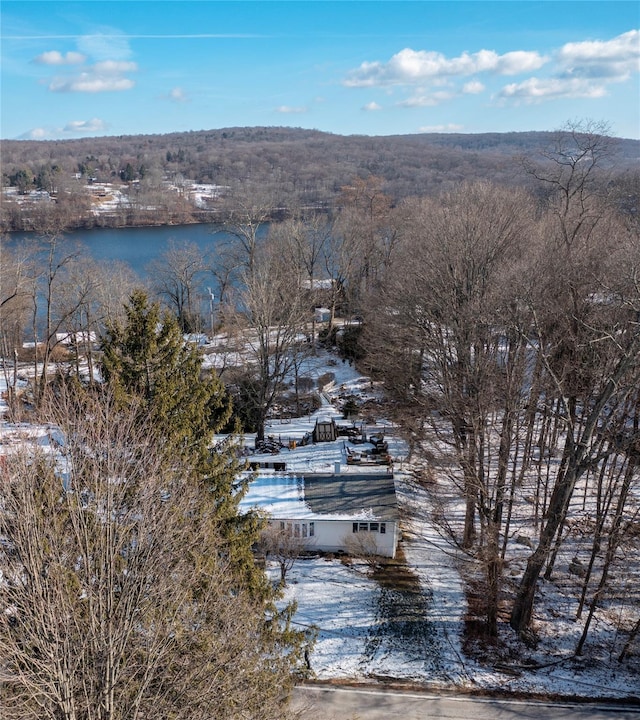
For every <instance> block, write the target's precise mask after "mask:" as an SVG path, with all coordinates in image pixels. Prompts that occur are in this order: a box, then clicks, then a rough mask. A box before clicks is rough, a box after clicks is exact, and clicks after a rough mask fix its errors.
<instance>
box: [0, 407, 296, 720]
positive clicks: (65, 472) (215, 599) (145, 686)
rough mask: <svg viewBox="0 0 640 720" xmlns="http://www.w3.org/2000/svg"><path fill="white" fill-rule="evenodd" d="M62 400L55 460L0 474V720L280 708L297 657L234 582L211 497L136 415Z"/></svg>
mask: <svg viewBox="0 0 640 720" xmlns="http://www.w3.org/2000/svg"><path fill="white" fill-rule="evenodd" d="M57 407H58V409H57V411H56V413H55V414H53V415H52V416H51V417H50V419H52V420H55V421H56V425H57V427H58V428H59V430H60V433H61V435H60V437H61V438H64V439H63V440H62V443H63V448H62V451H61V453H52V454H47V455H45V454H43V453H41V452H38V450H37V448H36V446H30V447H28V448H25V449H24V452H21V453H19V454H15V455H12V456H11V457H10V458H9V459H8V462H7V464H6V465H5V466H4V469H3V485H2V491H1V501H2V503H1V510H0V535H1V536H2V538H3V544H2V547H1V549H0V569H1V577H2V582H0V715H2V717H3V718H5V719H6V720H18V719H22V718H27V717H38V718H44V719H46V718H49V719H50V720H80V719H81V718H87V719H96V720H124V719H125V718H126V719H127V720H137V719H140V718H145V719H146V720H153V719H154V718H157V720H165V719H166V718H168V717H172V718H176V719H179V718H184V719H185V720H187V719H188V720H198V719H201V720H205V719H206V720H210V719H211V718H220V720H222V719H225V720H226V719H233V718H237V719H238V720H240V719H241V718H242V719H244V718H252V719H256V720H258V719H264V720H271V719H272V718H274V717H282V718H284V717H288V711H287V707H286V700H287V690H288V689H289V688H290V687H291V682H292V678H291V671H292V669H293V667H294V666H295V664H296V662H298V660H299V651H298V650H297V649H296V647H295V645H294V646H292V645H291V644H290V639H291V636H290V635H289V634H288V631H287V628H286V627H282V626H281V624H280V621H279V619H278V616H277V615H274V614H273V612H274V611H273V610H271V611H270V610H269V606H268V605H266V604H265V601H264V598H262V597H257V596H256V597H254V596H252V594H251V592H249V590H248V589H247V588H246V586H244V584H243V583H242V582H241V581H238V578H237V577H236V574H235V571H234V569H233V565H232V563H231V562H230V560H229V553H228V552H227V550H226V549H225V548H226V542H225V540H224V539H223V536H222V533H221V532H220V531H219V528H218V524H217V522H216V509H215V498H214V494H213V493H211V492H210V491H209V490H208V489H207V486H206V485H205V484H204V483H197V482H194V481H193V479H187V478H189V473H188V472H184V468H183V467H182V466H181V465H180V464H176V463H175V462H174V459H173V458H168V457H166V456H165V454H164V452H163V450H162V446H161V445H159V444H158V443H157V441H156V440H155V433H154V429H153V427H141V426H140V424H139V417H138V416H137V413H135V412H131V411H130V410H127V411H119V410H116V407H115V405H114V403H113V402H111V401H110V400H109V398H108V397H99V396H94V398H93V399H87V398H86V397H85V398H84V399H83V400H82V402H79V403H77V402H76V399H74V398H71V397H69V396H66V395H63V396H61V397H60V398H59V402H58V405H57ZM87 418H90V422H87Z"/></svg>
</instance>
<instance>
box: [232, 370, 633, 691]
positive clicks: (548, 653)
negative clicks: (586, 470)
mask: <svg viewBox="0 0 640 720" xmlns="http://www.w3.org/2000/svg"><path fill="white" fill-rule="evenodd" d="M326 361H327V358H326V357H320V358H315V359H313V358H312V359H311V361H310V362H311V363H312V364H311V366H310V367H309V368H308V374H309V375H310V376H311V377H316V376H318V375H320V374H322V372H326V370H327V369H330V370H331V371H332V372H333V373H334V375H335V380H334V381H333V382H332V383H331V385H330V386H327V387H325V388H324V393H323V395H324V399H325V403H326V404H325V405H324V406H323V407H321V408H320V409H319V410H318V411H316V413H314V414H312V415H309V416H306V417H304V418H299V419H294V420H287V421H274V422H272V423H271V424H270V425H269V426H268V428H267V434H270V435H273V436H274V437H275V438H280V439H281V440H282V441H283V442H284V444H287V443H286V440H287V439H288V438H296V437H301V436H302V435H303V434H304V433H305V432H308V431H310V430H311V429H312V428H313V426H314V425H315V421H316V418H317V417H327V416H331V415H333V416H335V417H339V416H340V411H339V410H338V409H336V407H335V405H333V404H332V401H336V400H337V399H338V398H339V397H343V398H344V397H346V396H349V395H356V396H358V397H359V398H360V399H361V400H362V401H364V400H367V399H371V398H372V397H375V395H376V390H375V389H373V388H372V386H371V383H370V382H369V379H368V378H366V377H363V376H361V375H360V374H359V373H357V372H356V371H355V370H354V369H353V368H352V367H351V366H349V365H348V364H344V363H338V364H332V365H331V366H327V364H326ZM314 363H315V365H314ZM375 426H376V427H377V428H380V427H383V428H384V431H385V440H387V441H388V442H389V451H390V453H391V455H392V457H393V458H394V478H395V485H396V494H397V497H398V501H399V504H400V507H401V511H402V515H403V518H404V519H403V523H402V541H401V545H400V552H401V555H402V556H404V558H405V559H406V564H407V567H408V569H409V570H410V571H411V573H413V575H414V576H415V578H417V581H418V583H419V587H420V589H421V593H419V594H416V593H414V594H413V595H412V597H413V600H412V601H411V602H413V603H414V605H415V606H417V607H414V610H415V611H417V612H420V611H423V613H424V614H423V617H416V615H415V614H407V608H406V606H405V604H404V600H403V598H402V597H400V596H401V594H402V593H400V592H399V591H394V590H393V589H392V588H389V587H386V586H385V584H384V583H380V582H379V578H375V577H373V576H372V572H371V568H370V567H369V565H368V564H367V563H366V562H364V561H347V560H345V559H341V558H325V557H314V558H309V559H300V560H298V561H297V562H296V564H295V565H294V567H293V568H292V570H290V571H289V572H288V574H287V586H286V588H285V600H295V601H296V603H297V612H296V615H295V616H294V621H295V622H296V623H298V624H299V626H300V627H303V628H304V627H311V628H314V629H315V630H316V632H317V641H316V644H315V647H314V649H313V651H312V653H311V654H310V663H311V669H312V672H313V675H314V676H315V677H316V678H317V679H321V680H331V679H346V680H350V681H356V682H357V681H371V680H374V681H375V680H377V679H394V680H400V681H407V682H415V683H419V684H424V685H428V686H431V687H441V688H445V687H446V688H452V687H458V688H461V689H465V690H481V691H487V692H492V691H494V692H496V691H500V692H514V693H534V694H544V695H563V696H584V697H602V698H625V697H636V698H637V697H638V696H640V668H639V667H638V664H637V663H635V664H633V663H632V664H631V665H623V664H619V663H618V662H617V660H616V659H615V657H611V658H609V661H608V662H606V661H605V658H603V654H602V652H598V653H594V655H590V653H589V652H588V651H585V655H584V657H582V658H574V657H573V649H574V648H575V644H576V642H577V638H578V637H579V634H580V631H581V629H582V626H581V625H580V624H579V623H576V622H574V621H573V620H572V619H571V617H570V616H569V615H568V613H567V612H566V599H565V598H563V596H562V595H561V594H560V593H558V592H555V591H554V590H553V586H552V585H551V584H549V583H545V584H543V586H542V588H541V600H540V601H539V603H538V612H544V613H546V614H547V618H546V619H547V620H551V619H553V618H554V617H555V620H554V621H553V622H549V625H548V631H547V634H546V635H545V634H544V631H543V632H542V635H541V639H540V643H539V645H538V648H537V650H531V649H528V648H525V647H524V646H522V645H520V644H519V643H518V642H517V641H516V638H515V636H514V633H513V632H512V631H511V629H510V628H509V627H508V624H507V622H506V618H505V619H504V622H503V623H502V625H501V628H500V642H501V643H502V644H503V646H504V648H505V652H504V653H503V654H504V655H506V656H508V657H509V660H508V661H506V662H504V663H503V664H501V665H500V666H499V669H498V668H497V667H496V665H497V663H495V664H494V663H493V662H491V661H487V662H486V663H483V662H480V661H479V660H476V659H474V658H472V657H468V656H467V655H465V652H464V650H463V646H464V637H465V616H466V613H467V600H466V592H465V579H466V578H468V577H471V576H473V572H474V569H473V566H472V564H471V563H469V561H468V560H466V559H465V556H464V555H463V553H462V552H461V551H460V550H459V549H457V548H456V546H455V545H454V544H453V543H452V542H451V541H450V539H448V538H447V537H445V534H444V533H443V532H442V531H441V529H440V527H439V526H438V525H437V524H436V523H434V522H433V517H434V513H435V511H436V506H435V504H434V502H435V501H434V496H433V494H432V493H431V492H430V491H429V490H427V489H426V488H425V486H424V485H423V484H421V483H419V482H418V481H417V480H416V477H418V476H420V475H421V474H422V472H423V471H424V462H421V461H420V459H419V458H418V459H417V460H415V461H411V462H408V461H407V448H406V446H405V444H404V442H403V441H402V440H401V439H400V435H399V433H398V432H397V429H396V430H395V431H394V428H393V426H392V425H391V424H390V423H389V422H388V421H386V420H384V419H382V418H375ZM370 427H371V426H370ZM246 442H247V444H248V445H252V444H253V438H251V437H248V438H247V439H246ZM278 459H282V460H285V461H286V464H287V469H288V470H292V471H296V470H298V471H304V470H306V471H310V470H312V471H316V472H320V471H332V469H333V468H334V466H335V463H336V462H344V450H343V441H342V440H337V441H336V442H335V443H318V444H316V445H309V446H305V447H302V448H301V447H297V448H296V449H295V450H287V449H283V450H282V451H281V453H280V455H279V456H278ZM341 471H342V472H345V471H346V472H358V470H357V469H355V468H353V467H350V468H347V467H346V466H345V465H343V466H342V468H341ZM441 492H442V488H441V487H440V489H439V494H438V498H437V500H438V505H439V504H440V503H441V502H442V500H443V498H442V495H441ZM445 492H446V490H445ZM448 499H449V500H450V501H451V502H450V504H449V505H448V506H447V507H448V510H449V512H451V510H452V508H454V509H455V502H454V500H453V497H451V498H448ZM524 550H526V548H524ZM272 571H273V574H274V578H275V577H277V570H276V568H275V567H274V568H273V569H272ZM394 613H395V614H394ZM592 632H593V634H594V638H595V636H597V633H598V629H597V628H594V629H593V630H592ZM595 643H596V645H597V640H595ZM534 665H536V666H537V669H533V666H534ZM526 666H529V667H530V668H531V669H525V667H526Z"/></svg>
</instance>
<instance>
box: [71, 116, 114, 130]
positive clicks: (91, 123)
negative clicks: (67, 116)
mask: <svg viewBox="0 0 640 720" xmlns="http://www.w3.org/2000/svg"><path fill="white" fill-rule="evenodd" d="M106 129H107V125H106V123H105V122H104V120H100V119H99V118H92V119H91V120H72V121H71V122H68V123H67V124H66V125H65V126H64V128H63V132H65V133H96V132H103V131H104V130H106Z"/></svg>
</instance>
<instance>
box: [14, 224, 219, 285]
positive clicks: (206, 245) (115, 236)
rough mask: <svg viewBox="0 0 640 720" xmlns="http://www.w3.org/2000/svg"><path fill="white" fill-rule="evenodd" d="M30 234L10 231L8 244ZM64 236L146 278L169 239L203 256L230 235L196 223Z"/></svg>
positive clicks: (108, 230)
mask: <svg viewBox="0 0 640 720" xmlns="http://www.w3.org/2000/svg"><path fill="white" fill-rule="evenodd" d="M33 237H34V234H33V233H11V236H10V239H9V245H17V244H18V243H20V242H21V241H23V240H24V239H26V238H33ZM65 238H67V239H69V240H76V241H78V242H80V243H81V244H82V245H84V246H85V247H86V248H87V251H88V253H89V255H90V256H91V257H93V258H94V259H95V260H99V261H103V260H106V261H109V260H121V261H123V262H126V263H128V264H129V265H130V266H131V268H132V269H133V270H134V271H135V272H136V273H138V275H140V277H145V276H146V274H147V266H148V264H149V262H151V260H155V259H156V258H157V257H159V256H160V255H162V253H164V252H165V251H166V250H167V249H168V248H169V244H170V242H171V241H174V242H177V243H184V242H188V243H193V244H195V245H197V246H198V247H199V248H200V249H201V250H202V254H203V255H204V254H205V253H209V252H211V251H212V250H215V248H216V246H217V245H218V244H219V243H221V242H222V241H224V240H225V239H229V238H230V235H229V234H228V233H226V232H225V231H224V230H223V229H222V228H221V226H220V225H213V224H195V225H171V226H159V227H136V228H94V229H91V230H74V231H72V232H67V233H65Z"/></svg>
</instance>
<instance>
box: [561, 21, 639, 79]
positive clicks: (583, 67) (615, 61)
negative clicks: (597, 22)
mask: <svg viewBox="0 0 640 720" xmlns="http://www.w3.org/2000/svg"><path fill="white" fill-rule="evenodd" d="M558 62H559V63H560V65H561V67H562V68H563V69H564V72H565V74H567V75H569V76H572V77H584V78H601V79H604V80H608V81H614V82H615V81H623V80H626V79H627V78H628V77H630V76H631V75H632V74H633V73H637V72H638V71H639V70H640V30H631V31H629V32H626V33H623V34H622V35H618V36H617V37H614V38H612V39H611V40H605V41H603V40H587V41H585V42H577V43H567V44H566V45H563V47H562V48H561V49H560V51H559V52H558Z"/></svg>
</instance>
